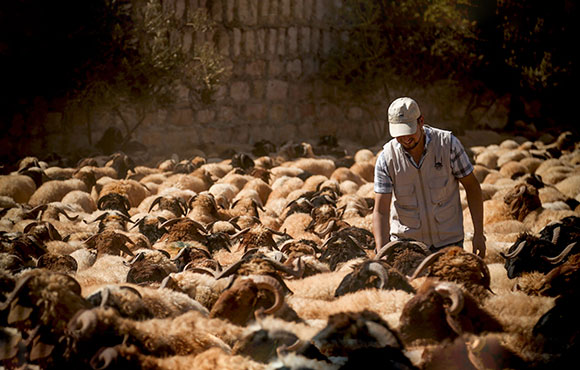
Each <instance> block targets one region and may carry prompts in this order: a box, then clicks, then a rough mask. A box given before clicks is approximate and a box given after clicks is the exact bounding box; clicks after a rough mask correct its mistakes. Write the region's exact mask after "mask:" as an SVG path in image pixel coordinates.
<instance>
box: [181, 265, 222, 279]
mask: <svg viewBox="0 0 580 370" xmlns="http://www.w3.org/2000/svg"><path fill="white" fill-rule="evenodd" d="M192 266H193V261H192V262H190V263H188V264H187V265H185V267H184V268H183V271H190V272H195V273H198V274H204V275H209V276H211V277H212V278H215V277H216V276H215V274H216V273H215V271H212V270H210V269H208V268H205V267H192Z"/></svg>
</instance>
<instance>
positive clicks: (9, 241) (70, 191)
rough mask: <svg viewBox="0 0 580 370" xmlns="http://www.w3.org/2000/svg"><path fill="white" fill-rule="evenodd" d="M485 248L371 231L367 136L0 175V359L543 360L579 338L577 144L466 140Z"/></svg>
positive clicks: (543, 364) (13, 168)
mask: <svg viewBox="0 0 580 370" xmlns="http://www.w3.org/2000/svg"><path fill="white" fill-rule="evenodd" d="M466 150H467V152H468V154H469V155H470V157H471V159H472V163H473V165H474V174H475V176H476V177H477V179H478V180H479V182H480V183H481V188H482V194H483V199H484V230H485V235H486V238H487V254H486V256H485V258H484V259H481V258H479V257H478V256H476V255H475V254H473V253H471V251H472V250H471V240H470V239H471V236H472V235H473V224H472V221H471V216H470V214H469V208H468V207H467V200H466V197H465V191H464V190H463V189H462V188H460V194H461V199H462V205H463V220H464V228H465V236H466V238H465V244H464V248H463V249H462V248H460V247H454V246H452V247H448V248H446V249H443V250H441V251H438V252H437V253H430V252H429V249H428V248H427V246H426V245H424V244H422V243H420V242H417V241H413V240H398V241H394V242H390V243H388V244H387V245H385V246H380V247H381V248H377V249H378V250H379V251H378V253H376V252H375V245H374V239H373V236H372V211H373V206H374V191H373V177H374V164H375V161H376V159H377V156H378V155H380V150H377V151H375V152H373V151H371V150H369V149H358V150H356V151H353V152H351V153H349V151H348V150H346V149H344V150H343V149H340V148H339V147H338V146H337V145H326V144H319V145H312V144H309V143H300V144H295V143H289V144H286V145H284V146H280V147H276V146H275V145H273V144H272V143H269V142H259V143H256V144H255V145H254V146H253V148H252V149H251V150H249V151H248V152H233V151H232V152H229V153H228V154H227V155H224V156H222V157H214V156H211V157H208V156H205V155H204V154H203V153H202V152H200V153H199V155H195V156H193V157H192V158H187V159H179V158H178V156H176V155H174V156H173V157H171V158H168V159H163V160H160V161H158V162H156V163H155V164H149V165H145V164H139V163H136V162H135V161H134V160H133V159H132V158H131V157H129V156H128V155H126V154H124V153H121V152H117V153H114V154H112V155H107V156H93V157H87V158H83V159H82V160H80V161H78V163H76V165H74V166H71V165H68V166H67V165H65V163H67V162H63V161H58V160H54V161H48V160H41V159H39V158H36V157H26V158H23V159H21V160H20V161H18V163H14V164H3V165H2V167H1V169H2V175H0V239H1V249H0V281H1V283H0V368H6V369H17V368H18V369H53V368H54V369H62V368H76V369H85V368H87V369H112V368H124V369H133V368H134V369H351V368H352V369H355V368H356V369H375V368H376V369H379V368H380V369H383V368H388V369H391V368H392V369H506V368H507V369H545V368H549V367H553V368H558V367H560V368H566V367H567V366H569V365H568V364H570V362H571V361H574V359H575V350H579V349H580V319H579V317H580V316H579V315H578V314H577V312H576V310H575V303H576V302H578V299H577V298H579V296H580V294H579V288H578V287H579V286H580V285H579V284H578V283H579V282H580V279H579V277H580V272H579V271H580V246H578V245H577V243H578V240H580V141H579V140H577V138H576V137H575V136H574V135H573V134H572V133H571V132H565V133H563V134H561V135H560V136H559V137H557V138H554V139H553V140H551V141H550V142H543V141H529V140H525V139H523V138H521V137H518V138H514V139H503V141H501V142H498V143H496V144H490V145H480V146H466Z"/></svg>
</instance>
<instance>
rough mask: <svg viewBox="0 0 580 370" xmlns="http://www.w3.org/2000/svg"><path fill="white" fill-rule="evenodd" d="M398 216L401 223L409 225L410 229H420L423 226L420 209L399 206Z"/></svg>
mask: <svg viewBox="0 0 580 370" xmlns="http://www.w3.org/2000/svg"><path fill="white" fill-rule="evenodd" d="M397 218H398V219H399V221H400V222H401V225H404V226H407V227H408V228H410V229H418V228H420V227H421V218H420V217H419V210H416V209H415V210H410V209H404V208H397Z"/></svg>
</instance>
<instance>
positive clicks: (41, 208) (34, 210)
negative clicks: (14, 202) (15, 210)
mask: <svg viewBox="0 0 580 370" xmlns="http://www.w3.org/2000/svg"><path fill="white" fill-rule="evenodd" d="M46 208H48V204H41V205H39V206H36V207H34V208H32V209H31V210H30V211H28V212H26V213H25V214H23V215H22V218H30V217H31V216H33V217H34V218H38V216H39V214H40V213H41V212H44V211H46ZM37 212H38V214H37V215H36V216H34V214H35V213H37Z"/></svg>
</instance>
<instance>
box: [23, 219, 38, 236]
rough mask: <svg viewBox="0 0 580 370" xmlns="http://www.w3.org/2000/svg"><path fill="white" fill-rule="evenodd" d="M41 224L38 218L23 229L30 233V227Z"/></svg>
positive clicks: (25, 232)
mask: <svg viewBox="0 0 580 370" xmlns="http://www.w3.org/2000/svg"><path fill="white" fill-rule="evenodd" d="M40 224H42V222H41V221H38V220H35V221H32V222H31V223H29V224H28V225H26V226H25V227H24V230H22V232H23V233H24V234H28V232H29V231H30V229H32V228H33V227H34V226H38V225H40Z"/></svg>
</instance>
